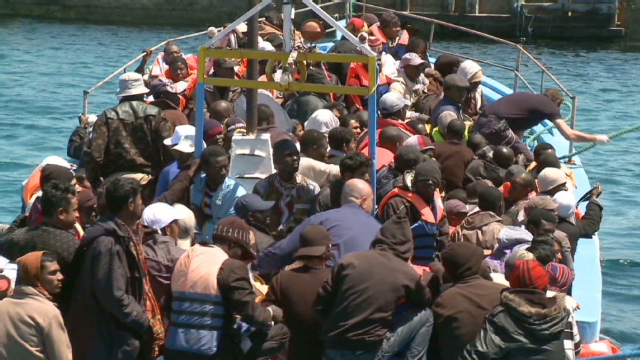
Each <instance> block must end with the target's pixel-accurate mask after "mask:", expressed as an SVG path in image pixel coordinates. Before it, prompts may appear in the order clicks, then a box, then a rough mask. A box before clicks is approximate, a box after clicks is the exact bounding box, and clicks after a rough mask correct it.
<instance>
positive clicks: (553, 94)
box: [544, 88, 564, 108]
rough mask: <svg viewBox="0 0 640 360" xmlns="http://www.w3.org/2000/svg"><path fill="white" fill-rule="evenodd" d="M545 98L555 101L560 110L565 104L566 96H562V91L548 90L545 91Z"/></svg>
mask: <svg viewBox="0 0 640 360" xmlns="http://www.w3.org/2000/svg"><path fill="white" fill-rule="evenodd" d="M544 96H546V97H548V98H549V100H551V101H553V103H554V104H556V106H557V107H558V108H560V106H562V103H563V102H564V96H562V92H561V91H560V89H556V88H551V89H547V90H545V91H544Z"/></svg>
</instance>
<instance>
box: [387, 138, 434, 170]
mask: <svg viewBox="0 0 640 360" xmlns="http://www.w3.org/2000/svg"><path fill="white" fill-rule="evenodd" d="M423 161H426V158H425V156H424V155H423V154H422V152H420V149H419V148H417V147H415V146H412V145H403V146H401V147H400V148H399V149H398V151H397V152H396V155H395V157H394V161H393V162H394V167H395V169H396V171H398V172H399V173H400V174H404V172H405V171H409V170H414V169H415V168H416V166H418V164H420V163H422V162H423Z"/></svg>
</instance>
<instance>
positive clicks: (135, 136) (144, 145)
mask: <svg viewBox="0 0 640 360" xmlns="http://www.w3.org/2000/svg"><path fill="white" fill-rule="evenodd" d="M148 92H149V89H147V88H146V87H145V86H144V82H143V81H142V76H141V75H140V74H138V73H126V74H124V75H122V76H120V90H119V91H118V94H117V95H118V97H120V104H118V106H116V107H114V108H111V109H108V110H105V111H104V112H103V113H102V114H100V115H99V116H98V121H96V123H95V124H94V125H93V133H92V134H93V135H92V136H93V139H92V140H91V143H90V144H89V147H88V150H89V151H88V152H87V155H88V156H87V157H86V159H85V160H86V162H85V165H86V170H87V179H88V180H89V182H90V183H91V185H92V186H93V187H94V188H95V189H97V188H98V187H99V186H98V185H99V184H100V182H101V179H106V178H108V177H109V176H111V175H113V174H115V173H118V172H129V173H142V174H147V175H151V176H153V177H155V178H157V177H158V175H160V172H161V171H162V169H163V168H164V167H165V165H167V164H168V162H169V161H168V159H167V156H166V155H165V154H166V151H165V149H164V144H163V143H162V142H163V141H164V139H167V138H170V137H171V135H173V127H172V126H171V123H170V122H169V121H168V120H167V119H166V118H165V117H164V116H163V115H162V110H160V109H159V108H157V107H155V106H152V105H148V104H147V103H145V102H144V95H145V94H146V93H148ZM148 184H149V186H154V188H155V182H154V181H150V182H149V183H148Z"/></svg>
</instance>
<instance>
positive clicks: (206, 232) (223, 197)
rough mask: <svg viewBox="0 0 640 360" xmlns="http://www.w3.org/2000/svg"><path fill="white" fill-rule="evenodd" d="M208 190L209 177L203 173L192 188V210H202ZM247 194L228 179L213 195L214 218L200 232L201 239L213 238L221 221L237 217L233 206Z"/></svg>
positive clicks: (238, 185) (212, 210)
mask: <svg viewBox="0 0 640 360" xmlns="http://www.w3.org/2000/svg"><path fill="white" fill-rule="evenodd" d="M206 189H207V176H206V175H205V174H204V173H201V174H200V176H198V177H196V178H195V180H194V182H193V186H192V187H191V206H192V208H199V209H202V203H203V201H204V194H205V191H206ZM246 193H247V190H245V189H244V187H242V185H240V183H238V182H236V181H235V180H233V179H232V178H230V177H227V178H226V179H225V180H224V182H223V183H222V185H220V186H219V187H218V190H217V191H216V192H215V193H213V196H212V197H211V213H212V214H213V218H211V219H209V220H208V221H207V222H206V223H205V224H204V225H202V229H198V230H200V239H206V238H208V239H209V242H211V238H212V236H213V233H214V231H215V230H216V227H217V226H218V223H219V222H220V220H222V219H224V218H226V217H229V216H235V214H236V213H235V210H234V209H233V206H234V205H235V203H236V200H237V199H238V198H239V197H240V196H242V195H244V194H246Z"/></svg>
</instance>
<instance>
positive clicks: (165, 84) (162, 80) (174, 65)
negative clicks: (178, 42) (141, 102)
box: [149, 56, 198, 111]
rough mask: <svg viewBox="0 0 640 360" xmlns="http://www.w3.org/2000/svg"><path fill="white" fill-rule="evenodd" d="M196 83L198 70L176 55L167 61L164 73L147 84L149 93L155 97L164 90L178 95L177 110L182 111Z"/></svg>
mask: <svg viewBox="0 0 640 360" xmlns="http://www.w3.org/2000/svg"><path fill="white" fill-rule="evenodd" d="M197 84H198V72H197V71H193V70H190V69H189V64H188V63H187V60H185V59H184V58H183V57H180V56H176V57H174V58H173V59H171V61H170V62H169V69H168V70H167V71H166V72H165V74H164V75H162V76H161V77H159V78H158V79H156V80H154V81H153V82H151V84H149V87H150V89H151V94H152V95H153V97H154V98H155V97H156V96H159V95H160V94H161V93H162V92H164V91H169V92H172V93H174V94H178V96H179V101H180V102H179V104H176V105H179V110H180V111H184V110H185V108H186V107H187V104H188V103H189V101H190V100H191V97H192V95H193V94H194V92H195V90H196V85H197Z"/></svg>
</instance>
